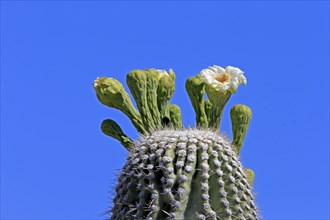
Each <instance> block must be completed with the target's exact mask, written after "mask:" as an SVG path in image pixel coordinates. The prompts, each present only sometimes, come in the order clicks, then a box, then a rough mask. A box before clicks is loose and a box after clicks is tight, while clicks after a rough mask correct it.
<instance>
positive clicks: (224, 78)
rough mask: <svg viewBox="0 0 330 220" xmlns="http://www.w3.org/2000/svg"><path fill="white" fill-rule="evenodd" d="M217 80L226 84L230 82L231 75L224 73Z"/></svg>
mask: <svg viewBox="0 0 330 220" xmlns="http://www.w3.org/2000/svg"><path fill="white" fill-rule="evenodd" d="M215 80H217V81H218V82H221V83H224V82H230V75H229V74H228V73H222V74H219V75H217V76H216V77H215Z"/></svg>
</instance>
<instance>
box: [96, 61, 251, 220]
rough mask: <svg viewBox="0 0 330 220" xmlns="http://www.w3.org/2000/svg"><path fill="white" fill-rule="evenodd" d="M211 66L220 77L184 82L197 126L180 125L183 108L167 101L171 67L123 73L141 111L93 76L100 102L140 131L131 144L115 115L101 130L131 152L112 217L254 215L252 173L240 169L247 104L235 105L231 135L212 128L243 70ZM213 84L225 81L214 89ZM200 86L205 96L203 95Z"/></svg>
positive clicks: (111, 82) (151, 219)
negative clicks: (166, 69)
mask: <svg viewBox="0 0 330 220" xmlns="http://www.w3.org/2000/svg"><path fill="white" fill-rule="evenodd" d="M212 68H213V69H212ZM212 68H211V67H210V68H209V69H211V71H213V72H214V73H216V74H215V75H214V76H213V77H214V78H213V79H216V80H217V81H218V82H213V81H210V80H209V78H207V77H208V76H206V80H205V75H203V74H199V75H197V76H194V77H191V78H189V79H188V80H187V81H186V89H187V92H188V95H189V98H190V100H191V102H192V105H193V108H194V110H195V113H196V123H197V127H196V128H182V121H181V110H180V108H179V106H177V105H174V104H170V98H171V97H172V96H173V92H174V87H175V85H174V79H175V74H174V72H173V71H169V73H167V72H166V71H165V70H156V69H148V70H134V71H132V72H130V73H129V74H128V75H127V80H126V81H127V84H128V87H129V89H130V91H131V93H132V94H133V97H134V99H135V101H136V103H137V107H138V110H136V109H135V107H134V106H133V105H132V104H131V103H132V102H131V100H130V98H129V96H128V94H127V92H126V91H125V90H124V87H123V86H122V85H121V84H120V83H119V82H118V81H117V80H115V79H113V78H100V79H97V80H95V82H94V88H95V91H96V93H97V97H98V99H99V100H100V102H101V103H103V104H105V105H107V106H109V107H114V108H117V109H119V110H121V111H123V112H124V113H125V114H126V115H127V116H128V117H129V118H130V119H131V121H132V122H133V125H134V126H135V127H136V128H137V130H138V131H139V132H140V133H141V136H140V138H139V139H138V140H137V141H136V142H135V143H134V142H133V141H132V140H131V139H130V138H129V137H128V136H127V135H125V134H124V132H123V131H122V129H121V128H120V126H119V125H118V124H117V123H116V122H115V121H113V120H111V119H107V120H104V121H103V123H102V125H101V128H102V131H103V132H104V133H105V134H106V135H108V136H111V137H113V138H115V139H117V140H119V141H120V142H121V144H122V145H123V146H124V147H125V148H126V149H127V150H128V151H129V156H128V158H127V162H126V164H125V165H124V167H123V168H122V172H121V174H120V176H119V179H118V184H117V187H116V195H115V198H114V200H113V203H114V204H113V208H112V210H110V214H111V217H110V219H114V220H117V219H148V220H163V219H187V220H190V219H191V220H193V219H199V220H203V219H213V220H216V219H226V220H227V219H228V220H229V219H232V220H234V219H235V220H236V219H240V220H244V219H251V220H254V219H258V213H257V207H256V205H255V204H254V196H253V194H252V189H251V185H252V182H253V178H254V173H253V171H252V170H250V169H246V168H243V166H242V164H241V162H240V161H239V156H238V154H239V151H240V149H241V147H242V145H243V141H244V137H245V135H246V131H247V129H248V124H249V122H250V119H251V114H252V113H251V110H250V109H249V108H248V107H247V106H244V105H236V106H234V107H233V108H232V110H231V120H232V129H233V137H234V140H233V142H230V141H229V140H228V139H226V138H225V137H224V136H223V135H222V134H221V133H219V132H218V131H217V130H218V128H219V126H220V120H221V115H222V111H223V109H224V106H225V104H226V102H227V101H228V99H229V98H230V96H231V95H232V94H233V93H234V92H236V90H237V86H238V85H239V84H235V83H234V84H230V83H232V81H230V77H232V78H233V82H236V83H237V82H239V81H240V80H242V79H245V77H242V76H241V77H242V78H234V77H236V76H237V75H239V74H238V72H237V70H239V69H237V68H236V69H234V70H233V69H228V70H227V68H226V70H225V71H222V70H223V69H222V68H221V67H217V66H213V67H212ZM216 68H217V69H216ZM220 68H221V69H220ZM217 71H218V72H217ZM226 71H227V72H228V73H227V72H226ZM231 71H236V72H235V74H231ZM206 72H207V71H206ZM201 73H202V72H201ZM207 73H208V72H207ZM224 74H227V75H224ZM230 74H231V75H230ZM217 77H218V78H217ZM219 77H220V78H221V80H220V81H219V80H218V79H219ZM223 78H225V80H228V78H229V81H227V82H224V81H222V79H223ZM245 82H246V81H245ZM214 83H220V84H221V85H220V86H227V87H228V88H227V89H224V91H223V90H219V89H217V86H219V85H218V84H214ZM226 83H227V84H226ZM104 84H106V85H104ZM205 92H206V93H207V95H208V98H209V99H208V100H204V93H205ZM113 99H117V100H113ZM118 99H119V100H118ZM124 99H125V100H124Z"/></svg>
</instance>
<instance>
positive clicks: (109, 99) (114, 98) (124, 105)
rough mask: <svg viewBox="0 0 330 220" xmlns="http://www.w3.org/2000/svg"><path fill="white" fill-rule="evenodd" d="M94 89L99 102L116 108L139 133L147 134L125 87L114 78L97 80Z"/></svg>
mask: <svg viewBox="0 0 330 220" xmlns="http://www.w3.org/2000/svg"><path fill="white" fill-rule="evenodd" d="M93 85H94V89H95V92H96V96H97V98H98V100H99V101H100V102H101V103H102V104H104V105H106V106H109V107H111V108H116V109H118V110H120V111H122V112H123V113H124V114H125V115H127V116H128V117H129V118H130V119H131V121H132V123H133V124H134V126H135V127H136V128H137V129H138V131H139V132H141V133H145V129H144V127H143V124H142V120H141V116H140V114H139V112H138V111H137V110H136V109H135V108H134V106H133V103H132V101H131V99H130V97H129V95H128V94H127V92H126V91H125V89H124V87H123V85H122V84H121V83H120V82H119V81H118V80H116V79H114V78H104V77H103V78H97V79H96V80H95V81H94V84H93Z"/></svg>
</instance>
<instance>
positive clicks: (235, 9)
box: [1, 1, 329, 220]
mask: <svg viewBox="0 0 330 220" xmlns="http://www.w3.org/2000/svg"><path fill="white" fill-rule="evenodd" d="M213 64H217V65H220V66H227V65H232V66H237V67H239V68H241V69H242V70H243V71H244V72H245V75H246V77H247V79H248V84H247V86H245V87H244V86H242V87H240V88H239V91H238V92H237V94H235V95H233V96H232V98H231V100H230V102H229V103H228V106H227V108H226V110H225V112H224V118H223V123H222V129H223V131H224V132H226V133H227V134H228V136H231V126H230V121H229V108H230V106H232V105H234V104H237V103H243V104H246V105H249V106H250V107H251V108H252V110H253V120H252V122H251V127H250V130H249V132H248V134H247V139H246V142H245V145H244V149H243V152H242V161H243V164H244V165H245V166H246V167H249V168H252V169H253V170H254V171H255V174H256V180H255V184H254V188H255V191H256V192H257V203H258V205H259V207H260V210H261V214H262V215H263V216H264V217H265V218H266V219H270V220H272V219H295V220H302V219H305V220H307V219H308V220H316V219H329V2H327V1H287V2H286V1H279V2H273V1H266V2H261V1H251V2H245V1H234V2H229V1H218V2H188V1H181V2H174V1H169V2H158V3H157V2H148V1H146V2H105V1H97V2H92V1H69V2H65V1H53V2H51V1H45V2H42V1H25V2H24V1H1V219H23V220H27V219H31V220H32V219H33V220H36V219H39V220H41V219H44V220H46V219H102V218H104V216H102V215H101V214H102V213H104V212H105V211H106V210H107V207H108V206H109V205H110V204H111V199H110V198H111V195H112V193H111V192H112V188H113V186H114V182H115V181H114V180H115V174H116V173H118V169H119V168H120V167H121V166H122V165H123V164H124V162H125V157H126V155H127V152H126V151H125V150H124V148H123V147H122V146H121V145H120V144H119V143H118V142H117V141H116V140H114V139H111V138H109V137H107V136H105V135H103V134H102V133H101V131H100V123H101V121H102V120H103V119H107V118H112V119H116V120H117V121H118V122H119V124H120V125H121V126H122V128H123V130H124V131H125V132H126V133H127V134H128V135H129V136H131V137H133V138H136V137H137V132H136V130H135V129H134V128H133V126H132V125H131V124H130V122H129V120H128V119H127V118H126V117H125V116H124V115H123V114H121V113H120V112H119V111H116V110H113V109H109V108H107V107H105V106H103V105H101V104H100V103H99V102H98V101H97V99H96V97H95V94H94V90H93V88H92V82H93V80H94V79H95V78H96V77H97V76H111V77H115V78H117V79H119V80H120V81H121V82H125V76H126V74H127V73H128V72H129V71H130V70H133V69H146V68H150V67H154V68H166V69H168V68H173V69H174V71H175V73H176V75H177V79H176V85H177V87H176V91H175V94H174V97H173V99H172V103H175V104H179V105H180V106H181V108H182V111H183V122H184V124H185V125H193V124H194V123H195V122H194V118H195V116H194V112H193V109H192V107H191V104H190V101H189V98H188V95H187V94H186V92H185V89H184V82H185V80H186V78H188V77H190V76H192V75H195V74H197V73H198V72H199V71H200V70H201V69H203V68H206V67H208V66H209V65H213Z"/></svg>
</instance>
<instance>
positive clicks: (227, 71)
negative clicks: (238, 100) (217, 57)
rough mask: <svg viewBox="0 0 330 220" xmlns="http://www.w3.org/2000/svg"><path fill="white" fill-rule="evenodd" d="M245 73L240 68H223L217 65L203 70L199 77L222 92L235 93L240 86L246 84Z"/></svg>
mask: <svg viewBox="0 0 330 220" xmlns="http://www.w3.org/2000/svg"><path fill="white" fill-rule="evenodd" d="M243 73H244V72H243V71H242V70H240V69H239V68H236V67H232V66H227V67H225V68H222V67H220V66H217V65H213V66H210V67H208V68H207V69H203V70H202V71H201V72H200V73H199V76H200V77H201V78H202V80H203V81H204V82H205V83H206V84H208V85H210V86H211V87H212V88H214V89H216V90H217V91H220V92H223V93H225V92H227V91H230V92H232V93H235V92H236V90H237V88H238V86H239V85H240V84H244V85H245V84H246V78H245V76H244V75H243Z"/></svg>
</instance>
